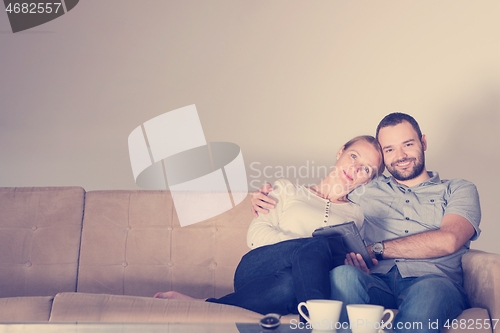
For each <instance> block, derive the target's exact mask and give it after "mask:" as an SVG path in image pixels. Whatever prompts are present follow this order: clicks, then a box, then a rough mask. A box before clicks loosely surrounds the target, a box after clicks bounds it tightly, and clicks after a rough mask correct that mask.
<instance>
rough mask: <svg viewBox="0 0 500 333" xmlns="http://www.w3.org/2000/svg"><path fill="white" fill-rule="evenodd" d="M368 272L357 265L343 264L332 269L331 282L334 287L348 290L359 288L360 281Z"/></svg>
mask: <svg viewBox="0 0 500 333" xmlns="http://www.w3.org/2000/svg"><path fill="white" fill-rule="evenodd" d="M366 275H367V274H366V273H364V272H363V271H362V270H360V269H359V268H357V267H354V266H350V265H342V266H338V267H335V268H334V269H332V270H331V271H330V284H331V286H332V292H333V290H334V289H337V290H343V291H347V290H350V289H357V286H358V285H359V283H360V281H361V280H362V278H363V277H364V276H366Z"/></svg>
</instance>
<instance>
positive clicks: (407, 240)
mask: <svg viewBox="0 0 500 333" xmlns="http://www.w3.org/2000/svg"><path fill="white" fill-rule="evenodd" d="M474 233H475V229H474V227H473V226H472V224H471V223H470V222H469V221H468V220H467V219H466V218H464V217H462V216H460V215H457V214H447V215H445V216H443V219H442V222H441V228H440V229H438V230H430V231H426V232H422V233H419V234H415V235H411V236H408V237H403V238H398V239H393V240H390V241H386V242H384V254H383V258H384V259H392V258H394V259H395V258H405V259H426V258H436V257H442V256H445V255H449V254H452V253H455V252H456V251H458V250H459V249H460V248H461V247H462V246H463V245H464V244H465V243H466V242H467V241H468V240H469V239H471V238H472V236H474ZM371 246H372V245H369V246H368V247H367V248H368V252H369V253H370V255H373V253H372V251H371Z"/></svg>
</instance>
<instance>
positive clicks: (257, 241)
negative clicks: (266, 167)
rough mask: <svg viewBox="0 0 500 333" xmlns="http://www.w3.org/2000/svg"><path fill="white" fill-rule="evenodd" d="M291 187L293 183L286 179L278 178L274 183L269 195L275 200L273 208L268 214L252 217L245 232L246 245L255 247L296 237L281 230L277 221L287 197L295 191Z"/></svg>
mask: <svg viewBox="0 0 500 333" xmlns="http://www.w3.org/2000/svg"><path fill="white" fill-rule="evenodd" d="M292 188H293V184H292V183H291V182H289V181H287V180H278V181H276V182H275V183H274V186H273V190H272V191H271V192H270V193H269V196H270V197H272V198H273V199H275V200H276V205H275V208H274V209H270V210H269V213H268V214H259V217H257V218H254V219H253V221H252V223H251V224H250V227H249V228H248V233H247V245H248V247H250V248H252V249H255V248H257V247H261V246H264V245H270V244H274V243H278V242H281V241H284V240H288V239H293V238H296V236H295V235H292V234H291V233H288V232H285V231H283V230H281V228H280V223H279V222H280V218H281V216H282V213H283V209H284V208H285V207H286V204H287V199H288V197H289V196H290V195H293V193H294V192H295V190H294V189H293V190H292Z"/></svg>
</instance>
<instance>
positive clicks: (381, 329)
mask: <svg viewBox="0 0 500 333" xmlns="http://www.w3.org/2000/svg"><path fill="white" fill-rule="evenodd" d="M299 311H300V310H299ZM386 313H389V314H390V316H389V319H387V321H385V322H384V324H383V325H382V326H380V329H379V330H378V331H379V333H381V332H382V331H383V330H384V329H385V328H386V327H387V325H389V323H390V322H391V321H392V320H393V319H394V312H392V311H391V310H389V309H387V310H385V311H384V312H383V313H382V318H384V316H385V314H386Z"/></svg>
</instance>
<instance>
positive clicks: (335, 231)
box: [312, 222, 375, 269]
mask: <svg viewBox="0 0 500 333" xmlns="http://www.w3.org/2000/svg"><path fill="white" fill-rule="evenodd" d="M312 235H313V237H339V236H340V237H342V240H343V241H344V246H345V249H346V250H347V252H348V253H351V252H354V253H359V254H361V256H362V257H363V260H364V261H365V263H366V266H367V267H368V268H370V269H371V268H372V267H373V266H375V265H374V264H373V261H372V258H371V257H370V254H369V253H368V250H367V249H366V245H365V242H364V241H363V239H362V238H361V235H360V234H359V230H358V227H356V224H355V223H354V222H346V223H342V224H337V225H330V226H327V227H323V228H319V229H316V230H314V232H313V233H312Z"/></svg>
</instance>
